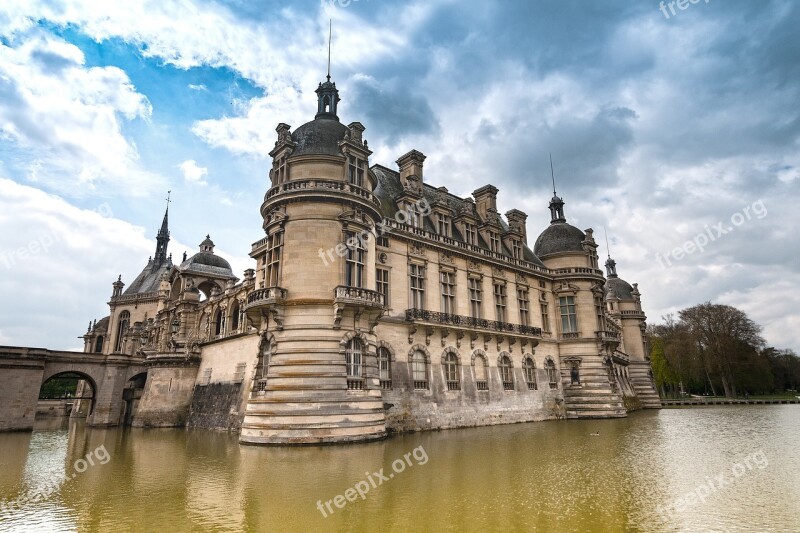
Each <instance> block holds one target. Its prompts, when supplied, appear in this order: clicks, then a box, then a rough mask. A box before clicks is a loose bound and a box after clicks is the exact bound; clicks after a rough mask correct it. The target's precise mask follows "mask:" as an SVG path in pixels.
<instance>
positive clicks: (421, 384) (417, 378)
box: [411, 350, 428, 390]
mask: <svg viewBox="0 0 800 533" xmlns="http://www.w3.org/2000/svg"><path fill="white" fill-rule="evenodd" d="M411 374H412V377H413V378H414V379H413V380H414V388H415V389H417V390H423V389H427V388H428V368H427V362H426V361H425V354H424V353H423V352H422V351H420V350H415V351H414V354H413V355H412V356H411Z"/></svg>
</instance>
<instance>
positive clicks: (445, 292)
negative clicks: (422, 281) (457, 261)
mask: <svg viewBox="0 0 800 533" xmlns="http://www.w3.org/2000/svg"><path fill="white" fill-rule="evenodd" d="M439 280H440V281H441V286H442V313H446V314H448V315H452V314H453V313H455V310H456V275H455V273H453V272H440V273H439Z"/></svg>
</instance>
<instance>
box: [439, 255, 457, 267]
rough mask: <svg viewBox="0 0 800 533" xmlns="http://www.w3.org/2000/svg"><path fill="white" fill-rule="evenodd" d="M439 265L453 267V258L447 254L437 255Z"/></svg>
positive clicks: (454, 262)
mask: <svg viewBox="0 0 800 533" xmlns="http://www.w3.org/2000/svg"><path fill="white" fill-rule="evenodd" d="M439 264H441V265H455V264H456V260H455V258H454V257H453V256H452V255H450V254H448V253H439Z"/></svg>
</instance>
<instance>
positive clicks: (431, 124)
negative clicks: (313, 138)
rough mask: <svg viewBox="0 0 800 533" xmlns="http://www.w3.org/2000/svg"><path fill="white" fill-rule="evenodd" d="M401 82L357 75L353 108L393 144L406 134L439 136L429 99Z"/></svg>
mask: <svg viewBox="0 0 800 533" xmlns="http://www.w3.org/2000/svg"><path fill="white" fill-rule="evenodd" d="M398 85H399V87H396V86H395V84H394V83H386V82H376V81H374V80H371V79H364V78H357V79H356V80H354V81H353V82H352V84H351V87H350V94H352V96H350V98H351V99H352V101H351V103H350V106H351V109H357V110H358V112H359V116H361V117H363V120H362V121H363V122H364V123H365V124H367V125H368V126H369V127H370V129H371V130H372V131H375V132H379V135H380V136H381V137H382V138H383V139H385V141H386V142H387V143H389V144H394V143H396V142H397V141H398V140H399V139H400V138H401V137H403V136H405V135H417V134H420V133H427V134H432V135H437V134H438V133H439V123H438V122H437V120H436V114H435V113H434V112H433V110H432V109H431V106H430V105H429V104H428V102H427V100H426V99H425V98H424V97H422V96H419V95H414V94H412V93H410V92H409V89H408V88H407V87H405V86H403V85H402V84H398Z"/></svg>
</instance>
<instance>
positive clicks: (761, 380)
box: [648, 302, 800, 398]
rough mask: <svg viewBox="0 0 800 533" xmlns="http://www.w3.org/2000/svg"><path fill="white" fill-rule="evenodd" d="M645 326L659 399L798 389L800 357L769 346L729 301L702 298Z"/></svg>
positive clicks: (739, 394) (734, 395)
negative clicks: (720, 303) (716, 301)
mask: <svg viewBox="0 0 800 533" xmlns="http://www.w3.org/2000/svg"><path fill="white" fill-rule="evenodd" d="M662 320H663V322H664V323H663V324H656V325H650V326H648V334H649V337H650V346H651V348H650V361H651V364H652V367H653V377H654V379H655V382H656V386H657V387H658V390H659V393H660V394H661V397H662V398H675V397H679V396H680V395H682V394H711V395H713V396H725V397H727V398H736V397H738V396H744V395H750V394H753V395H755V394H779V393H784V392H787V391H797V390H798V386H799V385H800V358H799V357H798V356H797V354H796V353H794V351H792V350H788V349H778V348H774V347H771V346H767V342H766V341H765V340H764V338H763V337H762V336H761V330H762V328H761V326H759V325H758V324H756V323H755V322H753V321H752V320H751V319H750V318H748V316H747V314H745V313H744V312H743V311H740V310H739V309H736V308H735V307H731V306H729V305H719V304H713V303H711V302H706V303H703V304H700V305H695V306H694V307H689V308H686V309H683V310H681V311H679V312H678V317H677V318H676V317H675V316H674V315H672V314H670V315H666V316H664V317H662Z"/></svg>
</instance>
